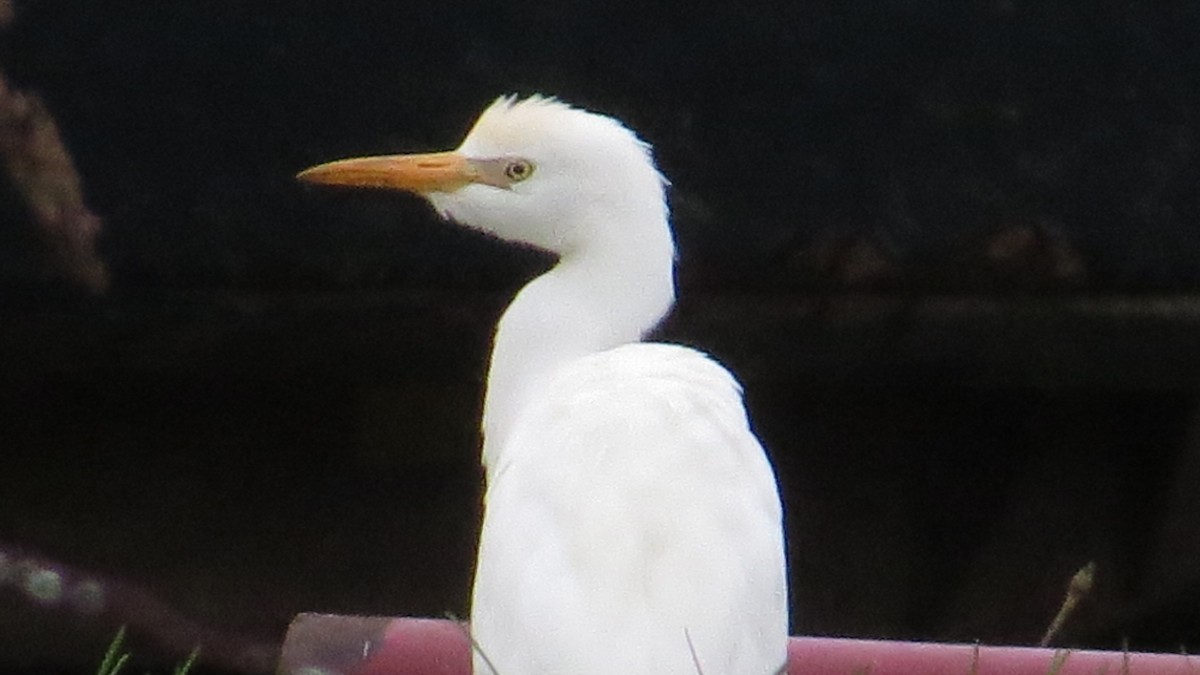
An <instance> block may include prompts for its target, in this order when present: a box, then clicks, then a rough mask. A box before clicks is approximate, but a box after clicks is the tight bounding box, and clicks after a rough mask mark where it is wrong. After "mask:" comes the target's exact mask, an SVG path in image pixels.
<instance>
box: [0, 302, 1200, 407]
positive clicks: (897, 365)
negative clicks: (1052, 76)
mask: <svg viewBox="0 0 1200 675" xmlns="http://www.w3.org/2000/svg"><path fill="white" fill-rule="evenodd" d="M504 302H505V298H504V297H501V296H498V295H495V294H481V293H465V292H464V293H440V292H438V293H435V292H387V293H385V292H374V293H366V292H357V293H346V294H332V293H314V294H306V295H299V294H288V295H272V294H258V293H240V294H239V293H214V294H194V293H188V294H183V293H181V294H177V295H171V294H165V295H157V296H153V297H149V296H142V297H125V298H120V299H112V300H101V301H91V302H77V301H71V302H52V303H41V302H33V301H27V302H25V303H23V305H24V306H22V307H14V308H8V309H4V310H0V322H2V325H3V331H2V332H0V349H2V350H3V354H4V355H5V356H4V361H3V364H0V374H3V375H4V376H6V377H8V378H9V379H10V381H11V380H12V379H13V378H16V379H17V380H18V381H19V380H28V379H31V378H32V379H35V380H40V379H43V378H45V377H53V376H78V375H84V376H86V375H88V374H89V373H90V374H104V373H114V374H115V373H145V374H151V375H155V374H158V375H173V374H174V375H189V376H197V377H214V378H220V377H228V376H244V377H280V376H287V375H299V376H324V377H333V378H350V379H363V378H366V379H396V378H405V379H408V378H414V379H431V380H447V379H449V380H464V381H465V380H477V379H478V378H479V377H480V376H481V373H482V370H483V368H484V363H485V357H486V353H487V347H488V341H489V339H490V336H491V330H492V325H493V324H494V322H495V319H496V317H497V316H498V315H499V313H500V312H501V311H502V309H503V306H504ZM657 337H659V338H660V339H665V340H670V341H679V342H683V343H686V344H692V345H695V346H698V347H702V348H704V349H706V350H708V351H711V352H712V353H714V354H715V355H716V356H717V357H718V358H720V359H721V360H723V361H725V362H726V363H727V364H729V365H730V367H732V368H733V369H734V370H735V371H737V372H738V373H739V375H740V377H741V378H742V379H743V380H746V381H797V382H815V383H823V384H834V385H841V384H845V385H851V386H875V385H882V384H896V383H903V382H913V383H922V382H932V381H940V382H950V383H961V384H966V385H971V386H1034V387H1051V388H1053V387H1094V386H1101V387H1115V388H1133V389H1143V388H1152V389H1181V388H1194V387H1196V386H1197V385H1198V384H1200V350H1198V349H1197V348H1198V347H1200V296H1193V295H1186V296H1152V297H1102V298H1095V297H1073V296H1062V297H1057V296H1056V297H1025V298H987V297H901V296H872V295H837V296H827V297H814V296H799V295H788V296H762V295H730V294H717V295H703V294H692V295H690V296H689V297H687V298H686V299H684V300H683V301H682V303H681V304H680V306H679V308H678V309H677V311H676V313H675V315H674V316H673V317H672V318H671V319H670V320H669V321H667V323H666V324H665V325H664V326H663V327H662V329H661V330H660V331H658V335H657Z"/></svg>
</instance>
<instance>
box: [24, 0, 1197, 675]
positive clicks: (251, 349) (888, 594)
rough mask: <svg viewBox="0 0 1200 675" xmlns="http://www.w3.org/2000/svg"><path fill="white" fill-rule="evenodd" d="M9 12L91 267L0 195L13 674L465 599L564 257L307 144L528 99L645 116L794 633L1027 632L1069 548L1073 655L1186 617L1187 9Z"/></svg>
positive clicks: (360, 150)
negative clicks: (544, 97) (487, 448)
mask: <svg viewBox="0 0 1200 675" xmlns="http://www.w3.org/2000/svg"><path fill="white" fill-rule="evenodd" d="M17 12H18V13H17V19H16V21H15V22H14V23H13V24H12V25H11V26H10V27H9V28H8V29H7V30H5V31H4V32H3V33H2V34H0V40H2V42H0V68H3V72H4V74H5V75H6V76H7V78H8V80H9V85H10V86H11V87H13V88H18V89H22V90H25V91H31V92H37V93H38V94H39V95H40V96H41V97H42V99H43V100H44V102H45V104H46V106H47V108H48V110H49V111H50V112H51V114H52V115H53V116H54V117H55V119H56V120H57V123H58V125H59V128H60V131H61V133H62V134H63V137H64V139H65V142H66V144H67V146H68V147H69V148H70V150H71V152H72V154H73V156H74V160H75V163H76V166H77V168H78V170H79V173H80V174H81V176H82V179H83V182H84V185H85V191H86V195H87V198H88V204H89V206H90V207H91V208H92V209H93V210H94V211H95V212H96V213H98V214H99V215H100V216H101V217H102V218H103V219H104V221H103V222H104V225H103V231H102V235H101V236H100V238H99V239H98V243H97V245H98V248H97V256H98V257H99V258H100V259H101V260H102V261H103V264H104V265H105V266H106V269H107V270H108V272H109V273H110V274H111V278H112V284H111V286H110V287H109V288H108V289H107V290H106V291H104V292H89V291H88V290H86V289H82V288H79V287H78V285H77V284H76V283H74V282H72V280H71V279H72V277H71V275H70V274H69V270H68V271H66V272H64V270H63V269H61V266H58V267H56V263H55V258H54V256H53V255H52V254H51V253H50V252H48V251H47V245H46V244H45V241H44V240H43V239H39V238H38V236H37V235H36V232H37V227H38V225H37V223H36V222H35V219H34V218H32V217H31V215H30V210H29V208H28V207H27V206H26V205H24V204H23V203H22V200H21V197H20V195H19V194H18V191H17V190H16V189H15V188H14V187H13V186H12V185H5V186H4V187H3V189H0V217H2V219H3V220H2V221H0V247H2V252H0V294H2V296H0V354H3V357H2V361H0V378H2V381H3V383H4V386H3V388H2V389H0V448H2V451H0V453H2V454H0V665H7V666H11V667H34V666H37V667H47V668H55V667H67V666H71V667H81V668H84V669H85V670H90V669H91V668H92V667H93V664H95V663H96V662H98V659H99V654H100V653H101V652H102V650H103V647H104V645H105V644H106V642H107V640H108V639H109V637H110V636H111V634H112V631H113V630H114V629H115V626H116V625H117V624H119V623H122V622H124V623H129V624H130V625H131V630H132V632H133V634H134V638H135V643H136V644H137V645H138V647H139V649H141V650H144V653H146V654H148V655H150V656H149V658H150V659H151V660H154V659H171V658H176V657H177V655H178V653H179V652H180V651H181V650H182V651H184V652H186V650H187V649H188V648H190V645H191V644H192V643H194V642H195V641H197V640H200V639H201V638H202V639H203V640H204V641H205V642H206V644H209V645H216V646H211V647H208V648H207V649H208V653H209V654H210V656H211V657H212V658H213V659H214V665H215V666H219V667H222V668H226V669H237V668H241V669H248V670H262V669H267V668H269V667H270V651H271V649H272V645H273V644H275V643H277V642H278V640H279V639H280V638H281V636H282V634H283V631H284V630H285V628H286V625H287V622H288V620H289V619H290V617H291V616H292V615H293V614H294V613H296V612H300V611H328V612H337V613H379V614H392V615H400V614H410V615H428V616H439V615H441V614H442V613H443V612H445V611H447V610H450V611H453V612H456V613H458V614H465V613H466V609H467V607H466V604H467V603H466V598H467V593H468V588H469V579H470V571H471V561H472V559H473V555H474V551H473V548H474V537H475V529H476V526H477V520H478V495H479V489H480V474H479V471H478V469H477V468H476V453H477V443H478V439H477V434H476V431H475V428H476V424H477V422H476V420H477V417H478V413H479V397H480V388H481V372H482V368H483V363H484V358H485V355H486V350H487V346H488V339H489V333H490V327H491V325H492V324H493V322H494V321H495V319H496V317H497V316H498V315H499V312H500V311H501V310H502V308H503V306H504V302H505V300H506V298H507V297H508V296H509V294H511V292H512V291H513V290H514V289H515V288H517V287H518V286H519V285H520V284H521V283H523V282H524V280H526V279H527V278H529V276H530V275H531V274H533V273H535V272H536V271H538V270H540V269H543V268H544V267H545V266H546V265H547V263H548V260H547V259H546V258H544V257H543V256H540V255H538V254H536V253H532V252H528V251H514V250H510V249H508V248H505V247H503V246H501V245H499V244H496V243H494V242H491V241H488V240H486V239H483V238H482V237H480V236H477V235H475V234H473V233H469V232H462V231H458V230H455V229H453V228H452V227H450V226H448V225H446V224H444V223H440V222H438V221H437V219H436V218H435V217H434V215H433V214H432V212H431V210H430V209H429V208H428V207H427V206H426V205H425V204H423V203H421V202H420V201H419V200H417V199H414V198H410V197H407V196H403V195H383V194H346V193H330V192H325V191H313V190H305V189H302V188H301V187H299V186H297V185H296V184H295V182H294V181H293V180H292V176H293V175H294V174H295V172H296V171H298V170H299V169H302V168H304V167H306V166H308V165H310V164H313V163H316V162H320V161H325V160H329V159H334V158H338V157H342V156H348V155H352V154H364V153H384V152H401V151H415V150H433V149H446V148H450V147H453V146H455V145H456V144H457V143H458V141H459V140H460V139H461V137H462V135H463V134H464V133H465V131H466V129H467V128H468V127H469V125H470V123H471V121H472V120H473V118H474V116H475V115H476V114H477V113H478V111H479V110H481V109H482V108H483V106H485V105H486V104H487V103H488V102H489V101H490V100H492V99H493V98H494V97H496V96H498V95H500V94H503V93H509V92H518V93H524V94H527V93H533V92H541V93H547V94H554V95H558V96H560V97H562V98H563V99H565V100H568V101H570V102H572V103H575V104H578V105H582V106H585V107H589V108H593V109H596V110H600V111H603V112H606V113H609V114H613V115H615V116H617V117H619V118H621V119H622V120H624V121H625V122H627V123H628V124H629V125H630V126H632V127H633V128H635V129H637V130H638V132H639V133H640V134H641V135H642V136H643V137H644V138H646V139H647V140H649V141H650V142H652V143H653V144H654V145H655V148H656V154H657V157H658V160H659V163H660V166H661V168H662V169H663V171H664V172H665V173H666V174H667V175H668V176H669V177H670V178H671V180H672V182H673V184H674V187H673V189H672V191H671V200H672V207H673V209H674V213H675V219H674V222H675V228H676V231H677V238H678V241H679V244H680V251H681V262H680V271H679V276H680V282H681V305H680V308H679V311H678V312H677V314H676V316H675V317H674V318H672V319H671V320H670V321H669V322H668V323H667V325H666V326H664V327H663V329H662V331H661V337H663V338H665V339H670V340H674V341H682V342H685V343H689V344H694V345H698V346H701V347H703V348H705V349H708V350H710V351H712V352H713V353H714V354H715V355H717V356H718V357H719V358H721V359H722V360H723V361H725V362H726V363H727V364H729V365H730V366H731V367H732V369H733V370H734V371H735V372H737V373H738V374H739V376H740V377H741V378H742V379H743V381H744V383H745V385H746V389H747V396H748V403H749V406H750V409H751V412H752V417H753V419H754V422H755V425H756V428H757V429H758V431H759V433H760V435H761V436H762V438H763V440H764V442H765V444H766V445H767V447H768V448H769V449H770V451H771V454H772V458H773V460H774V462H775V464H776V466H777V469H778V472H779V474H780V480H781V483H782V486H783V489H784V491H785V502H786V507H787V511H788V519H789V520H788V523H789V534H790V537H791V541H790V556H791V568H792V586H793V598H792V599H793V602H792V610H793V611H792V614H793V632H796V633H807V634H827V635H847V636H867V637H889V638H900V639H938V640H976V639H979V640H983V641H985V642H999V643H1023V644H1028V643H1033V642H1036V641H1037V639H1038V638H1039V637H1040V635H1041V633H1042V631H1043V630H1044V629H1045V628H1046V626H1047V625H1048V623H1049V621H1050V619H1051V617H1052V616H1053V614H1054V612H1055V610H1056V608H1057V607H1058V605H1059V603H1060V602H1061V599H1062V595H1063V592H1064V590H1065V587H1066V582H1067V580H1068V579H1069V578H1070V576H1071V574H1072V573H1073V572H1074V571H1075V570H1077V569H1078V568H1079V567H1081V566H1082V565H1083V564H1084V563H1086V562H1088V561H1089V560H1095V561H1096V562H1097V564H1098V574H1097V582H1096V587H1095V590H1094V591H1093V593H1092V594H1091V596H1089V597H1088V598H1087V599H1086V600H1085V601H1084V602H1083V604H1082V605H1081V607H1080V609H1079V610H1078V612H1077V614H1076V615H1075V616H1074V617H1073V618H1072V620H1071V622H1070V623H1069V624H1068V627H1067V629H1066V631H1065V633H1064V636H1063V640H1062V642H1063V643H1064V644H1073V645H1075V644H1078V645H1090V646H1099V647H1110V648H1112V647H1119V646H1120V645H1121V643H1122V640H1128V644H1129V645H1130V646H1131V647H1133V648H1139V649H1162V650H1169V651H1175V650H1178V649H1179V648H1180V647H1181V646H1186V647H1189V648H1190V649H1191V650H1192V651H1194V650H1195V649H1196V647H1197V645H1198V644H1200V515H1197V514H1200V497H1197V496H1196V495H1195V494H1194V486H1195V485H1196V484H1197V481H1200V416H1198V413H1200V408H1198V406H1197V392H1198V389H1200V386H1198V385H1200V359H1198V358H1197V356H1196V354H1197V349H1196V347H1197V345H1198V344H1200V295H1197V293H1198V292H1200V225H1198V224H1197V217H1198V216H1200V191H1198V190H1197V186H1198V180H1200V161H1198V156H1200V155H1198V148H1197V144H1198V143H1200V137H1198V133H1200V119H1198V113H1200V77H1198V75H1197V73H1200V52H1198V51H1197V50H1196V49H1195V45H1196V44H1197V43H1198V40H1200V8H1198V6H1197V5H1196V4H1194V3H1187V2H1182V1H1181V2H1116V1H1111V2H1110V1H1104V0H1098V1H1094V2H1062V1H1058V2H1056V1H1052V0H1037V1H1027V2H1026V1H1022V0H993V1H990V2H984V1H978V2H963V1H961V0H954V1H951V0H945V1H939V0H891V1H886V0H840V1H838V2H800V3H787V4H783V5H781V6H779V7H774V6H772V5H771V4H762V5H760V6H757V7H749V8H743V7H738V6H734V5H733V4H729V3H725V4H714V5H711V6H710V5H704V4H693V3H687V4H679V5H677V6H673V7H672V6H670V5H665V6H658V5H655V4H653V3H647V2H638V3H634V2H589V1H585V0H576V1H574V2H563V3H549V2H521V1H509V2H483V1H478V2H461V3H404V2H387V1H384V0H374V1H373V2H367V1H365V0H344V1H342V2H336V3H334V2H303V1H292V2H286V3H284V2H244V1H237V2H234V1H224V0H206V1H205V2H197V1H193V0H173V1H172V2H169V3H155V2H142V1H137V2H135V1H125V2H118V1H115V0H114V1H97V2H78V1H76V0H71V1H65V0H63V1H58V0H40V1H38V0H30V1H28V2H24V3H20V4H18V5H17ZM47 570H49V571H51V572H53V573H55V574H58V575H59V579H60V580H61V581H62V582H63V586H62V588H63V595H62V596H61V597H55V598H51V599H43V600H37V599H35V596H36V593H35V592H33V591H32V590H31V584H32V585H33V586H36V583H34V582H36V581H37V580H38V579H42V580H43V581H44V579H45V577H39V576H38V574H39V572H44V571H47ZM89 579H95V580H96V583H97V584H98V585H99V586H100V587H101V588H103V589H106V594H105V595H104V596H103V598H104V599H103V600H102V601H101V602H99V604H95V603H92V604H89V603H88V602H87V601H86V598H85V599H81V598H84V596H85V595H86V594H85V593H84V592H83V591H80V590H79V589H80V588H81V587H82V586H81V584H83V583H84V582H86V581H87V580H89ZM31 580H32V581H31ZM88 597H90V596H88ZM198 636H199V637H198Z"/></svg>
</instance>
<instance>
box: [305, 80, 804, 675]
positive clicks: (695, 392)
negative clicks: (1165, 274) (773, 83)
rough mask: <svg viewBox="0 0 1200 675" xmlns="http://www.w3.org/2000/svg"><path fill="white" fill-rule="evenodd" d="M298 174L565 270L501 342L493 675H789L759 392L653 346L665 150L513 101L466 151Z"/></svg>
mask: <svg viewBox="0 0 1200 675" xmlns="http://www.w3.org/2000/svg"><path fill="white" fill-rule="evenodd" d="M299 178H300V179H301V180H304V181H307V182H310V183H320V184H327V185H349V186H365V187H376V188H390V189H399V190H406V191H409V192H413V193H416V194H418V195H421V196H423V197H425V198H426V199H428V200H429V201H430V202H431V203H432V204H433V206H434V208H436V209H437V211H438V212H439V213H440V214H442V215H443V216H445V217H448V218H450V219H452V220H454V221H456V222H458V223H460V224H462V225H466V226H468V227H473V228H477V229H479V230H483V231H485V232H488V233H490V234H492V235H494V236H496V237H499V238H501V239H505V240H509V241H513V242H517V243H521V244H526V245H532V246H535V247H538V248H542V249H545V250H547V251H550V252H552V253H555V254H557V255H558V263H557V264H556V265H555V266H554V267H553V268H552V269H551V270H550V271H549V272H547V273H545V274H543V275H542V276H540V277H538V278H536V279H534V280H533V281H532V282H530V283H529V284H528V285H527V286H525V287H524V288H523V289H521V291H520V292H519V293H518V294H517V295H516V297H515V299H514V300H513V301H512V304H511V305H509V307H508V309H507V310H506V311H505V312H504V315H503V317H502V318H501V319H500V322H499V325H498V326H497V329H496V334H495V341H494V345H493V350H492V356H491V364H490V368H489V371H488V376H487V392H486V398H485V402H484V413H483V434H484V443H483V464H484V467H485V470H486V479H487V488H486V495H485V505H484V519H483V528H482V532H481V535H480V541H479V552H478V561H477V565H476V571H475V584H474V590H473V594H472V608H471V631H472V634H473V636H474V638H475V640H476V643H477V645H478V649H477V653H476V655H475V657H474V660H475V673H476V675H696V674H697V671H699V672H701V673H703V675H772V674H773V673H776V672H778V671H779V670H780V668H781V667H782V666H783V665H784V663H785V661H786V652H787V632H788V631H787V581H786V573H785V563H784V544H783V532H782V514H781V507H780V500H779V492H778V488H777V487H776V483H775V476H774V472H773V471H772V468H771V465H770V463H769V461H768V459H767V457H766V455H765V453H764V452H763V449H762V447H761V445H760V444H759V442H758V440H757V439H756V438H755V436H754V434H753V433H752V432H751V430H750V426H749V423H748V421H747V417H746V412H745V408H744V407H743V404H742V399H741V388H740V386H739V385H738V383H737V382H736V381H735V380H734V378H733V376H732V375H731V374H730V373H729V372H728V371H726V370H725V369H724V368H722V367H721V366H720V365H718V364H717V363H715V362H714V361H713V360H712V359H710V358H709V357H708V356H706V355H705V354H703V353H701V352H698V351H695V350H692V349H688V348H685V347H680V346H674V345H666V344H653V343H643V342H641V340H642V337H643V336H644V335H645V334H646V333H647V332H648V331H649V330H651V329H652V328H653V327H654V326H655V325H656V324H657V323H658V322H659V321H660V320H661V319H662V318H663V316H664V315H665V314H666V313H667V312H668V310H669V309H670V308H671V306H672V304H673V303H674V299H675V286H674V256H675V247H674V242H673V240H672V235H671V230H670V226H669V225H668V210H667V206H666V200H665V196H664V185H665V181H664V179H663V177H662V176H661V174H659V172H658V170H657V169H656V168H655V165H654V162H653V159H652V157H651V155H650V150H649V146H648V145H646V144H645V143H643V142H642V141H641V140H639V139H638V138H637V136H635V135H634V134H633V132H631V131H629V130H628V129H627V128H626V127H625V126H623V125H622V124H621V123H620V122H618V121H617V120H615V119H612V118H610V117H606V116H603V115H599V114H596V113H591V112H587V111H584V110H580V109H577V108H573V107H571V106H568V105H566V104H564V103H561V102H559V101H557V100H555V99H551V98H544V97H540V96H533V97H530V98H526V99H523V100H517V99H515V98H512V97H505V98H501V99H498V100H497V101H495V102H494V103H493V104H492V105H491V106H490V107H488V108H487V109H486V110H485V111H484V112H483V114H482V115H481V116H480V117H479V119H478V121H477V122H476V123H475V125H474V127H473V128H472V129H471V131H470V132H469V133H468V134H467V137H466V139H465V140H464V141H463V142H462V145H460V146H459V148H458V149H457V150H454V151H450V152H441V153H434V154H424V155H394V156H382V157H363V158H355V159H347V160H341V161H336V162H330V163H327V164H322V165H319V166H316V167H313V168H310V169H308V170H306V171H304V172H302V173H301V174H300V176H299ZM484 655H486V659H485V658H484ZM493 668H494V671H495V672H494V673H493V672H492V671H493Z"/></svg>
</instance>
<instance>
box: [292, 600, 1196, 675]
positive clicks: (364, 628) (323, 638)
mask: <svg viewBox="0 0 1200 675" xmlns="http://www.w3.org/2000/svg"><path fill="white" fill-rule="evenodd" d="M470 650H471V646H470V642H469V640H468V638H467V633H466V628H465V625H464V624H460V623H456V622H452V621H446V620H440V619H409V618H387V617H355V616H338V615H329V614H301V615H299V616H297V617H296V619H295V621H293V622H292V626H291V627H290V628H289V629H288V634H287V637H286V639H285V640H284V644H283V653H282V656H281V658H280V663H279V673H281V674H282V675H293V674H298V673H301V672H305V671H303V669H309V668H319V669H322V670H325V671H326V672H329V671H334V672H341V673H346V674H347V675H384V674H385V673H386V674H391V675H469V674H470V672H471V654H470ZM1056 658H1059V659H1063V658H1065V659H1066V660H1065V662H1063V663H1062V665H1061V667H1060V668H1059V669H1058V670H1057V671H1054V670H1052V665H1053V664H1054V662H1055V659H1056ZM306 672H317V671H314V670H308V671H306ZM1050 673H1056V674H1057V675H1098V674H1099V673H1107V674H1108V675H1125V674H1129V675H1200V657H1193V656H1188V655H1184V654H1147V653H1139V652H1126V653H1122V652H1105V651H1091V650H1069V651H1068V650H1055V649H1038V648H1034V647H984V646H978V647H977V646H975V645H961V644H941V643H934V642H890V641H884V640H848V639H840V638H816V637H794V638H792V641H791V644H790V645H788V675H860V674H869V675H1048V674H1050ZM500 675H505V674H504V673H501V674H500ZM716 675H723V674H716ZM764 675H765V674H764Z"/></svg>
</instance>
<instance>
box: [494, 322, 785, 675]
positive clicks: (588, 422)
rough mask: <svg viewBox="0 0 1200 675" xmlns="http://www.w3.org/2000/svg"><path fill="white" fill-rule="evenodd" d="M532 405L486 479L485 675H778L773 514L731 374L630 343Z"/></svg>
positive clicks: (582, 365) (778, 591)
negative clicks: (774, 674) (490, 667)
mask: <svg viewBox="0 0 1200 675" xmlns="http://www.w3.org/2000/svg"><path fill="white" fill-rule="evenodd" d="M532 398H533V402H532V403H530V404H528V405H527V406H526V408H525V409H524V410H522V411H521V414H520V416H519V421H518V422H517V423H515V424H514V426H513V427H512V429H511V431H510V432H509V435H508V437H507V439H505V441H504V446H503V449H502V452H500V453H498V454H497V455H496V456H497V458H498V462H497V464H496V465H495V466H490V467H488V489H487V498H486V513H485V517H484V524H483V532H482V535H481V540H480V553H479V561H480V563H479V568H478V569H477V571H476V580H475V590H474V597H473V609H472V631H473V633H474V636H475V638H476V640H477V642H478V644H479V646H480V647H481V649H482V651H483V652H484V653H485V654H486V655H487V657H488V658H489V659H490V661H491V663H492V664H493V665H494V667H495V669H496V671H497V675H542V674H545V675H551V674H553V675H565V674H570V675H642V674H645V675H650V674H652V673H653V674H654V675H696V674H697V673H698V672H700V673H703V675H771V674H773V673H775V672H776V670H777V669H778V668H779V667H780V665H782V664H783V662H784V660H785V657H786V644H787V598H786V594H787V593H786V581H785V571H784V570H785V566H784V552H783V541H782V533H781V508H780V502H779V496H778V489H777V487H776V484H775V477H774V474H773V472H772V470H771V467H770V464H769V462H768V460H767V458H766V456H765V454H764V453H763V450H762V448H761V446H760V445H759V443H758V440H757V439H756V438H755V437H754V435H753V433H752V432H751V431H750V428H749V425H748V422H747V419H746V413H745V410H744V408H743V405H742V401H741V392H740V388H739V387H738V385H737V383H736V382H735V381H734V379H733V378H732V376H731V375H730V374H729V373H728V371H726V370H725V369H724V368H722V367H721V366H719V365H717V364H716V363H714V362H713V361H712V360H710V359H709V358H708V357H707V356H705V355H704V354H701V353H699V352H696V351H694V350H690V349H686V348H683V347H676V346H670V345H661V344H632V345H626V346H622V347H618V348H616V349H612V350H609V351H606V352H602V353H599V354H594V355H591V356H588V357H585V358H582V359H579V360H577V361H574V362H572V363H570V364H568V365H567V366H565V367H563V368H562V369H560V370H559V372H557V373H556V374H555V375H554V377H553V378H552V379H551V380H550V383H549V384H548V385H547V387H546V388H545V390H544V391H541V392H538V393H537V395H536V396H534V397H532ZM475 672H476V673H477V675H491V672H490V670H489V666H488V665H487V664H486V663H485V661H484V660H483V659H482V657H480V656H477V657H476V665H475Z"/></svg>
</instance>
